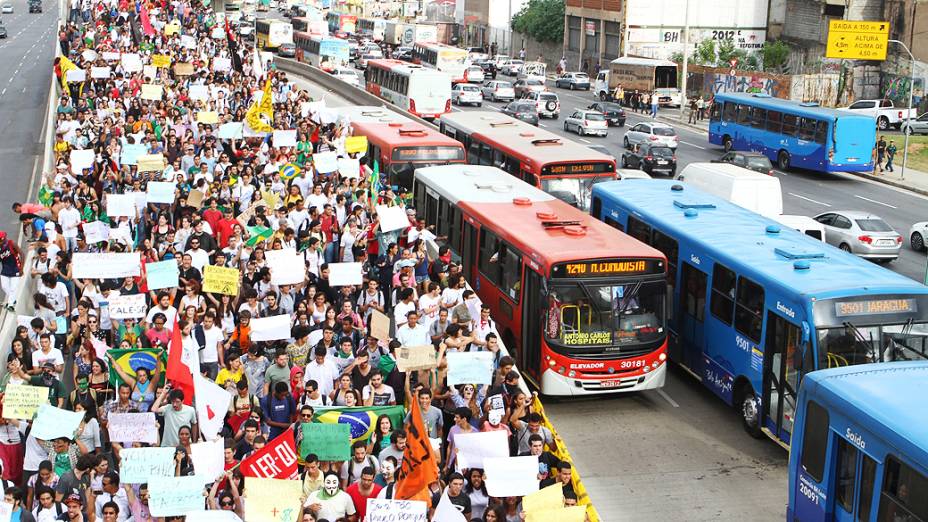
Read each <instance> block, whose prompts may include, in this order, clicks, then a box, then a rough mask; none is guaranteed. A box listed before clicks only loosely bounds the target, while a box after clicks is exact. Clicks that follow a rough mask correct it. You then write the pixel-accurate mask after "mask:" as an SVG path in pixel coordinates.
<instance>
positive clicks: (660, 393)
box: [657, 388, 680, 408]
mask: <svg viewBox="0 0 928 522" xmlns="http://www.w3.org/2000/svg"><path fill="white" fill-rule="evenodd" d="M657 394H658V395H660V396H661V397H663V398H664V400H665V401H667V402H668V403H669V404H670V405H671V406H673V407H674V408H679V407H680V405H679V404H677V401H675V400H673V399H671V398H670V395H667V392H665V391H664V390H662V389H660V388H658V389H657Z"/></svg>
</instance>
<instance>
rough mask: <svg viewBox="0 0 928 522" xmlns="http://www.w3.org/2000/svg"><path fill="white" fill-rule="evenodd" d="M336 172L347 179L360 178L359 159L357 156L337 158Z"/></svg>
mask: <svg viewBox="0 0 928 522" xmlns="http://www.w3.org/2000/svg"><path fill="white" fill-rule="evenodd" d="M338 173H339V174H341V175H342V177H343V178H347V179H353V178H360V177H361V161H360V160H358V159H357V158H338Z"/></svg>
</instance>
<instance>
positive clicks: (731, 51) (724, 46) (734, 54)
mask: <svg viewBox="0 0 928 522" xmlns="http://www.w3.org/2000/svg"><path fill="white" fill-rule="evenodd" d="M747 57H748V53H747V52H746V51H745V50H744V49H738V47H736V46H735V42H734V40H722V41H721V43H720V44H719V49H718V58H717V59H716V66H717V67H731V61H732V60H738V64H737V67H738V68H739V69H740V68H742V67H741V66H742V64H744V62H745V61H746V59H747Z"/></svg>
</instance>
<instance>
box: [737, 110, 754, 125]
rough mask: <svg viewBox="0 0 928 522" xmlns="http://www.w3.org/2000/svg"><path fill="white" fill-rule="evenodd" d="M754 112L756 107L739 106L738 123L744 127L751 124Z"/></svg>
mask: <svg viewBox="0 0 928 522" xmlns="http://www.w3.org/2000/svg"><path fill="white" fill-rule="evenodd" d="M753 111H754V107H751V106H750V105H738V123H740V124H742V125H750V124H751V113H752V112H753Z"/></svg>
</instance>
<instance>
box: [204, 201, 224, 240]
mask: <svg viewBox="0 0 928 522" xmlns="http://www.w3.org/2000/svg"><path fill="white" fill-rule="evenodd" d="M203 219H204V220H205V221H206V222H207V223H209V229H210V230H212V231H213V233H216V231H217V230H219V220H220V219H222V212H220V211H219V201H218V200H217V199H216V198H210V200H209V208H208V209H206V210H204V211H203Z"/></svg>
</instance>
